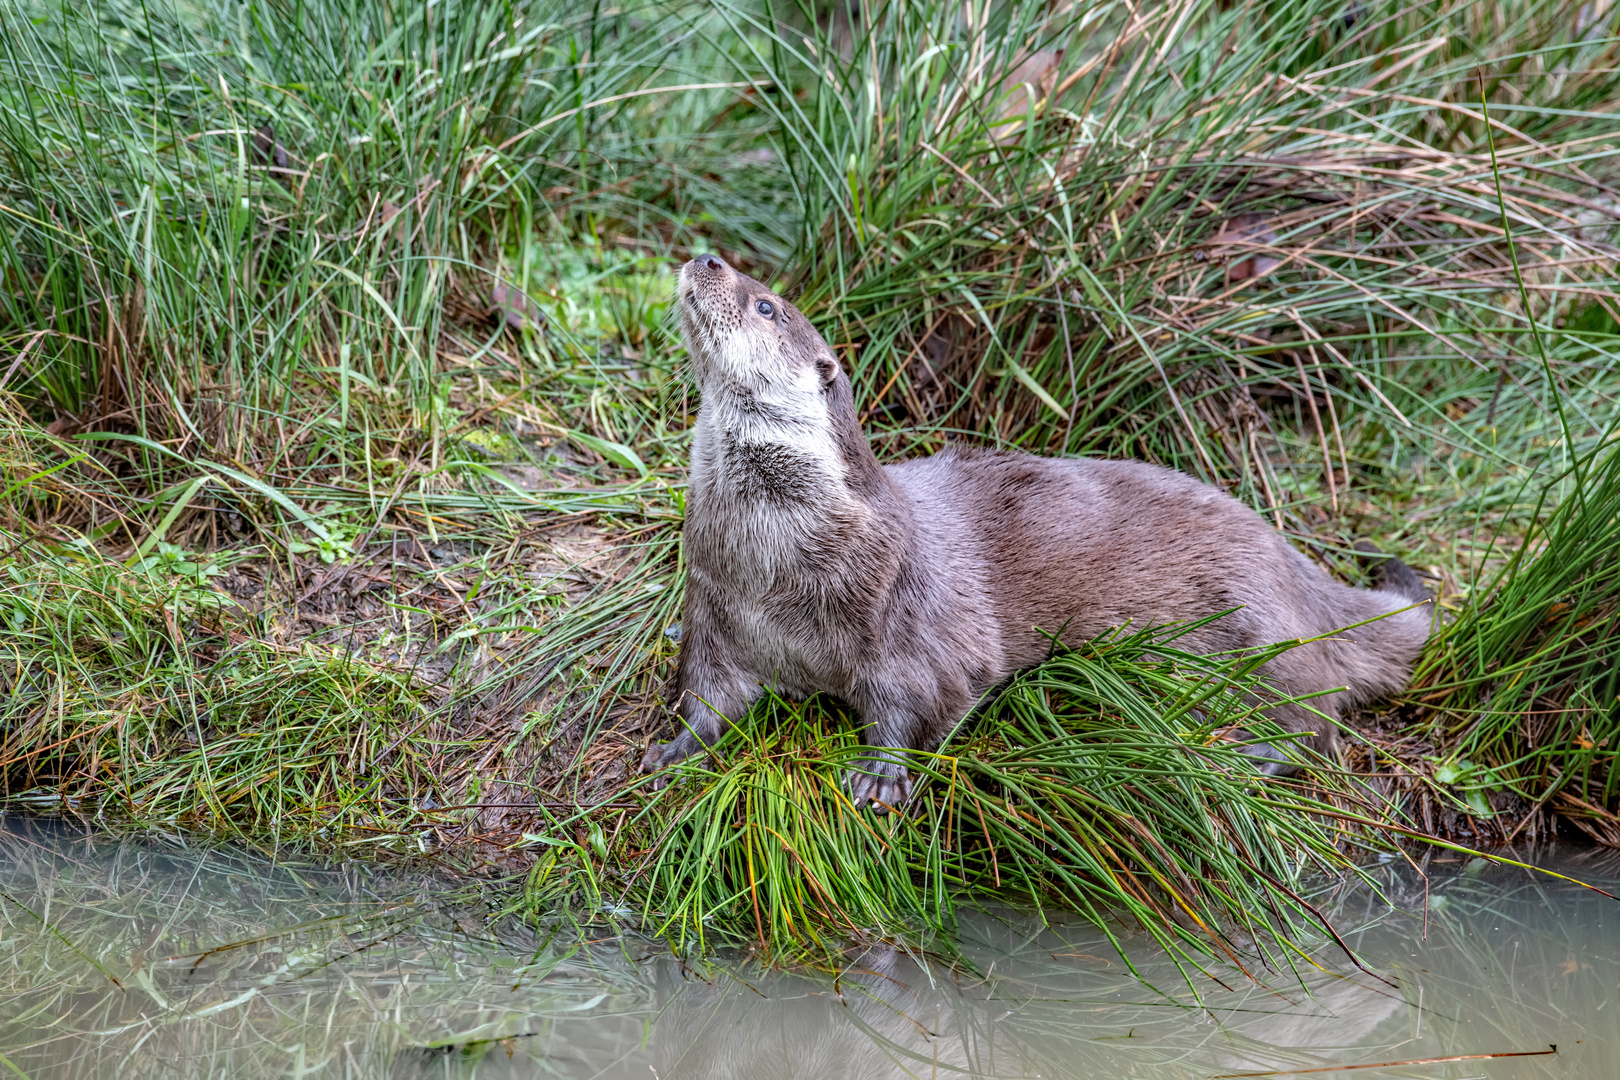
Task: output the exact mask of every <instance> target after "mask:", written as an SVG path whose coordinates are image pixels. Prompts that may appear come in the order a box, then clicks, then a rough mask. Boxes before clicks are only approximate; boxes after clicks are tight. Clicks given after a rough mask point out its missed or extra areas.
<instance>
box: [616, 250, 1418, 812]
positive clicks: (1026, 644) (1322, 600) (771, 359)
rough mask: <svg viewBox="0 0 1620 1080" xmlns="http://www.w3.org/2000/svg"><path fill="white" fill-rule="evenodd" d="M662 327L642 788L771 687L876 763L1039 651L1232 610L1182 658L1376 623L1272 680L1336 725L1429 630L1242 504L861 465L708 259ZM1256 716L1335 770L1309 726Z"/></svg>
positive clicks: (1079, 469) (858, 777)
mask: <svg viewBox="0 0 1620 1080" xmlns="http://www.w3.org/2000/svg"><path fill="white" fill-rule="evenodd" d="M762 301H763V302H764V303H765V304H766V305H768V306H769V308H770V309H771V314H770V315H769V316H766V315H764V314H762V311H763V309H762V308H761V307H760V306H759V305H760V304H761V302H762ZM680 312H681V321H682V329H683V331H684V334H685V337H686V341H687V344H688V347H689V350H690V353H691V356H692V362H693V367H694V372H695V375H696V377H697V381H698V383H699V388H700V391H701V394H702V404H701V408H700V411H699V414H698V423H697V430H696V432H695V435H694V440H693V450H692V472H691V487H690V490H689V492H688V495H687V504H686V506H687V517H686V533H685V538H684V539H685V551H686V560H687V565H688V567H689V571H690V576H689V579H688V584H687V590H686V598H685V610H684V613H683V615H682V640H681V654H680V663H679V672H678V676H677V700H676V704H675V710H676V713H677V715H678V718H679V719H678V723H679V726H680V727H679V730H678V731H677V733H676V736H675V739H674V741H672V742H670V743H667V744H665V745H662V746H654V747H652V748H650V749H649V751H648V753H647V755H646V757H645V759H644V761H643V765H644V767H645V768H649V769H651V768H657V767H659V766H661V765H665V764H668V763H670V762H674V761H678V760H680V759H682V758H685V757H687V756H689V755H691V754H693V753H696V752H698V751H700V750H702V749H703V747H704V746H705V745H709V744H712V743H714V742H715V741H716V740H717V739H718V738H719V737H720V736H721V734H723V733H724V731H725V730H726V728H727V727H728V726H729V725H730V724H732V723H733V722H735V721H737V720H739V719H740V718H741V717H742V715H743V714H744V713H745V712H746V711H747V709H748V706H749V704H750V703H751V702H752V701H753V700H754V699H755V698H757V697H758V696H759V694H760V693H761V692H762V686H764V685H771V686H774V687H775V688H776V689H777V690H778V691H779V692H782V693H785V694H787V695H790V696H808V695H809V694H811V693H813V692H816V691H822V692H826V693H830V694H833V695H835V696H837V697H839V698H841V699H842V700H844V701H845V702H847V703H848V704H850V705H851V706H853V707H854V709H855V710H856V711H857V712H858V713H859V714H860V716H861V718H862V720H863V722H864V724H865V732H864V738H865V741H866V743H867V744H868V745H870V746H873V747H878V748H899V749H901V750H904V749H913V750H918V749H929V748H932V747H934V746H936V745H938V743H939V742H940V741H941V740H942V739H943V738H944V737H945V736H946V735H947V734H949V732H950V731H951V730H952V729H953V728H954V727H955V726H956V725H957V724H958V723H959V722H960V721H961V719H962V718H963V717H964V716H965V715H966V714H967V712H968V711H969V710H970V709H971V708H972V707H973V705H974V704H975V702H976V701H978V699H979V698H980V696H981V695H982V694H983V693H984V692H985V691H986V690H988V689H990V688H991V687H993V686H995V685H996V684H997V683H999V682H1001V681H1002V680H1003V679H1005V678H1007V677H1008V676H1009V675H1011V674H1013V673H1014V672H1017V671H1019V670H1021V669H1023V668H1027V667H1029V666H1031V665H1033V664H1035V663H1038V662H1039V661H1041V660H1043V659H1044V658H1045V657H1046V656H1047V655H1048V654H1049V651H1050V648H1051V642H1050V639H1049V638H1048V637H1047V635H1046V633H1043V631H1046V632H1057V631H1059V630H1060V629H1061V630H1062V638H1063V640H1064V641H1065V642H1068V643H1078V642H1081V641H1085V640H1088V639H1091V638H1094V637H1097V636H1098V635H1100V634H1102V633H1104V632H1106V631H1108V630H1110V629H1112V628H1114V627H1118V626H1123V625H1126V624H1129V625H1130V626H1132V627H1138V628H1140V627H1148V626H1160V625H1165V624H1169V623H1182V622H1188V621H1192V620H1197V619H1201V618H1204V617H1206V616H1210V615H1214V614H1216V613H1219V612H1223V611H1227V610H1228V609H1236V610H1233V611H1232V612H1231V614H1229V615H1226V616H1225V617H1222V618H1219V619H1216V620H1214V621H1213V622H1211V623H1209V624H1208V625H1206V626H1202V627H1200V628H1198V629H1196V630H1194V631H1192V632H1191V633H1189V634H1187V635H1186V636H1185V637H1183V638H1181V639H1180V640H1179V641H1178V643H1177V644H1178V647H1183V648H1188V649H1191V650H1193V651H1200V652H1219V651H1225V650H1231V649H1253V648H1257V647H1261V646H1265V645H1270V644H1273V643H1276V642H1280V641H1288V640H1292V639H1296V638H1314V637H1318V636H1320V635H1324V634H1330V633H1331V632H1333V631H1335V630H1339V629H1341V628H1344V627H1349V626H1352V625H1354V624H1358V623H1363V622H1365V621H1366V620H1369V619H1376V620H1377V621H1375V622H1371V623H1369V624H1367V625H1364V626H1359V627H1357V628H1356V629H1354V630H1349V631H1346V632H1344V633H1342V634H1338V635H1335V636H1333V637H1331V638H1328V639H1327V640H1321V641H1313V642H1310V643H1308V644H1305V645H1302V646H1300V647H1298V648H1294V649H1291V650H1290V651H1288V652H1286V653H1284V654H1282V655H1281V656H1279V657H1277V658H1276V659H1274V660H1272V661H1271V662H1270V663H1269V664H1268V665H1267V667H1266V669H1265V671H1264V675H1265V677H1266V679H1267V681H1268V682H1269V683H1270V684H1271V685H1273V686H1275V687H1276V688H1277V689H1278V690H1280V691H1282V692H1283V693H1285V694H1288V695H1292V696H1298V695H1304V694H1311V693H1317V692H1320V691H1337V692H1334V693H1329V694H1326V695H1325V696H1323V697H1318V698H1315V699H1314V700H1313V701H1312V706H1313V707H1314V708H1315V709H1316V710H1319V711H1320V712H1321V713H1323V714H1326V716H1327V717H1329V718H1331V719H1332V720H1337V719H1339V718H1340V717H1342V716H1344V715H1345V713H1346V711H1347V710H1348V709H1350V708H1351V707H1352V706H1354V705H1357V704H1360V703H1362V702H1366V701H1369V700H1371V699H1374V698H1377V697H1379V696H1382V695H1385V694H1389V693H1392V692H1394V691H1397V690H1399V689H1401V688H1402V687H1403V686H1404V685H1405V683H1406V680H1407V678H1408V676H1409V674H1410V671H1411V666H1412V662H1413V660H1414V659H1415V658H1416V656H1417V654H1418V652H1419V651H1420V649H1421V648H1422V646H1423V643H1424V641H1425V640H1426V638H1427V636H1428V633H1429V626H1430V614H1429V609H1428V608H1427V607H1413V604H1414V601H1418V600H1422V599H1425V598H1426V597H1425V596H1422V595H1419V594H1420V593H1421V592H1422V590H1421V586H1420V585H1418V586H1417V587H1415V588H1414V587H1412V585H1411V583H1412V582H1413V581H1415V578H1413V577H1412V575H1411V572H1410V570H1409V569H1408V568H1406V567H1404V566H1399V565H1398V564H1397V563H1395V561H1394V560H1391V562H1390V563H1389V564H1388V568H1389V569H1390V570H1391V571H1396V570H1397V567H1398V570H1399V571H1404V572H1405V575H1404V576H1402V575H1400V574H1399V573H1398V572H1397V573H1390V574H1388V575H1386V578H1385V580H1386V581H1387V582H1389V583H1391V584H1393V585H1394V586H1395V588H1391V589H1384V588H1380V589H1355V588H1351V587H1349V586H1346V585H1343V584H1340V583H1339V582H1336V581H1334V580H1333V579H1332V578H1330V577H1328V576H1327V575H1326V574H1325V573H1323V572H1322V571H1321V570H1320V569H1318V568H1317V567H1316V566H1315V565H1314V564H1312V563H1311V562H1310V560H1308V559H1307V558H1305V556H1303V555H1301V554H1300V553H1299V552H1297V551H1295V550H1294V549H1293V548H1291V547H1290V546H1289V545H1288V543H1287V542H1286V541H1285V540H1284V539H1283V538H1282V536H1281V535H1279V534H1278V533H1277V532H1276V531H1275V530H1273V529H1272V528H1271V527H1270V526H1269V525H1267V524H1266V523H1265V522H1264V521H1263V520H1262V519H1261V518H1260V517H1259V515H1257V514H1256V513H1255V512H1254V511H1253V510H1251V509H1249V508H1248V507H1246V506H1244V505H1243V504H1242V503H1239V502H1238V501H1237V500H1236V499H1233V498H1232V497H1230V496H1228V495H1226V494H1224V493H1223V492H1220V491H1217V490H1216V489H1215V488H1213V487H1210V486H1209V485H1207V484H1204V483H1201V482H1200V481H1198V480H1195V479H1193V478H1191V477H1189V476H1186V475H1184V474H1182V473H1178V472H1174V471H1172V470H1169V469H1164V468H1159V467H1157V466H1153V465H1147V464H1144V463H1142V462H1138V461H1100V460H1092V459H1084V458H1043V457H1035V456H1031V455H1028V454H1018V453H998V452H989V451H978V450H962V449H947V450H945V451H943V452H941V453H939V454H935V455H933V456H932V457H927V458H921V459H917V460H912V461H904V462H900V463H898V464H895V465H889V466H882V465H879V463H878V461H877V459H876V457H875V456H874V455H873V454H872V451H871V449H870V448H869V447H868V446H867V443H866V439H865V437H864V436H863V435H862V433H861V430H860V425H859V423H858V422H857V419H856V413H855V406H854V401H853V397H852V394H851V390H850V383H849V379H848V377H847V376H846V375H845V374H844V372H843V370H842V368H841V367H840V365H839V364H838V362H837V360H836V358H835V357H834V356H833V353H832V351H831V350H830V349H829V348H828V347H827V345H826V343H825V342H824V341H823V340H822V339H821V337H820V335H819V334H817V333H816V331H815V330H814V328H813V327H811V326H810V324H809V322H808V321H807V320H806V319H805V318H804V316H803V315H801V314H800V313H799V312H797V311H795V310H794V309H793V308H792V306H791V305H789V304H788V303H786V302H785V301H783V300H782V299H781V298H780V297H779V296H777V295H776V294H775V293H773V292H771V291H770V290H769V289H767V288H766V287H765V286H763V285H761V284H760V283H759V282H757V281H754V280H752V279H751V278H747V277H744V276H743V275H741V274H739V273H737V272H736V271H734V270H733V269H731V268H730V267H729V266H727V265H726V264H725V263H723V262H721V261H720V260H719V259H716V258H714V257H713V256H704V257H702V258H699V259H696V260H693V261H692V262H689V263H687V264H686V266H684V267H683V268H682V270H681V278H680ZM1397 589H1399V590H1402V591H1397ZM1380 616H1385V617H1383V618H1380ZM1341 687H1342V688H1343V689H1338V688H1341ZM1270 715H1271V718H1272V719H1273V720H1275V721H1276V722H1277V723H1278V724H1279V725H1281V726H1282V727H1283V728H1284V729H1285V730H1288V731H1292V732H1313V733H1315V734H1314V735H1313V736H1312V737H1311V738H1310V739H1308V740H1306V741H1307V743H1308V744H1311V745H1314V746H1315V747H1316V748H1317V749H1318V750H1322V751H1330V750H1331V749H1332V748H1333V746H1334V739H1335V735H1336V730H1335V727H1334V725H1333V724H1332V723H1329V722H1326V721H1324V720H1323V719H1322V718H1321V717H1320V716H1318V715H1316V713H1314V712H1312V711H1310V710H1308V709H1304V708H1300V707H1298V706H1293V705H1281V706H1278V707H1276V708H1274V709H1272V710H1271V711H1270ZM1270 749H1271V748H1269V747H1262V750H1270ZM1274 756H1276V755H1274ZM851 786H852V790H853V794H854V795H855V797H856V799H857V802H861V803H864V802H867V801H871V802H873V803H875V804H879V805H892V804H895V803H897V802H900V801H902V800H903V799H904V798H905V797H906V795H907V794H908V793H909V789H910V781H909V778H908V776H907V773H906V769H905V765H904V761H903V759H902V755H893V754H883V753H879V754H874V756H873V758H872V759H871V760H870V761H869V762H867V763H865V764H864V765H863V766H862V768H861V769H860V770H857V771H856V772H854V773H852V775H851Z"/></svg>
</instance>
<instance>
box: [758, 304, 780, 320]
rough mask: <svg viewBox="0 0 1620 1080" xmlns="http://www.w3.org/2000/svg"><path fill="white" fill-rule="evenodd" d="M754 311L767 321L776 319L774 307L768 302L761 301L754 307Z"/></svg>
mask: <svg viewBox="0 0 1620 1080" xmlns="http://www.w3.org/2000/svg"><path fill="white" fill-rule="evenodd" d="M754 310H755V311H757V312H759V313H760V314H761V315H763V316H765V317H766V318H767V319H771V318H775V317H776V305H775V304H773V303H771V302H770V301H769V300H761V301H760V302H759V303H757V304H755V305H754Z"/></svg>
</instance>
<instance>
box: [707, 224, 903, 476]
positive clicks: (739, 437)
mask: <svg viewBox="0 0 1620 1080" xmlns="http://www.w3.org/2000/svg"><path fill="white" fill-rule="evenodd" d="M679 294H680V305H679V306H680V312H681V330H682V331H683V333H684V335H685V337H686V348H687V352H689V353H690V354H691V357H692V369H693V373H694V374H695V375H696V376H697V382H698V389H699V391H700V392H701V393H702V395H703V407H704V408H705V409H710V408H713V409H714V410H715V412H714V414H713V415H714V416H716V417H717V418H719V419H718V422H719V423H720V424H721V426H722V427H723V429H724V431H725V435H724V439H725V441H726V442H727V443H728V444H730V446H731V450H730V453H731V454H733V456H734V457H735V458H736V462H737V463H740V464H741V465H742V466H745V467H746V469H747V470H749V471H751V472H752V473H753V474H758V475H756V476H755V477H754V479H755V480H758V481H759V484H760V485H763V486H762V487H761V488H760V490H765V489H767V488H768V489H770V490H771V491H772V492H775V493H776V495H778V496H781V497H786V495H787V494H792V495H794V497H800V496H802V494H803V489H804V486H805V483H806V482H807V479H806V478H809V477H813V476H817V475H820V476H825V477H830V478H835V479H836V480H837V481H838V482H839V483H841V484H843V485H844V486H845V487H846V489H847V490H848V491H850V492H853V493H855V494H859V495H866V496H870V495H871V494H873V493H874V492H876V491H878V490H880V489H881V488H882V486H883V484H884V479H883V475H884V474H883V470H882V469H881V468H880V467H879V465H878V461H877V458H876V457H874V456H873V455H872V450H871V448H870V447H868V446H867V445H866V439H865V437H864V436H863V435H862V434H861V426H860V423H859V421H857V420H856V418H855V399H854V397H853V395H852V393H851V388H850V385H849V377H848V376H847V375H845V374H844V369H843V368H842V367H840V366H839V364H838V360H837V358H835V357H834V356H833V352H832V350H831V349H830V348H828V347H827V343H826V342H825V341H823V340H822V339H821V335H820V334H818V333H816V331H815V328H814V327H812V326H811V325H810V321H809V320H808V319H806V318H805V317H804V316H803V315H801V314H800V313H799V312H798V311H797V310H796V309H795V308H794V307H793V305H792V304H790V303H788V302H787V301H786V300H783V299H782V298H781V297H780V296H778V295H776V294H775V293H774V292H772V291H771V290H769V289H767V288H766V287H765V286H763V285H761V284H760V283H759V282H757V281H755V280H754V279H753V278H750V277H744V276H743V275H742V274H739V273H738V272H737V271H735V270H733V269H732V268H731V267H729V266H727V265H726V264H725V263H724V262H723V261H722V260H720V259H718V258H716V257H715V256H713V255H700V256H698V257H697V258H695V259H693V260H692V261H691V262H689V263H687V264H686V265H685V266H683V267H681V283H680V288H679ZM750 447H752V448H753V449H749V448H750ZM761 448H768V449H761ZM770 473H780V474H781V475H778V476H767V475H766V474H770ZM749 483H751V481H750V482H749ZM734 486H736V487H738V488H739V490H740V489H741V488H743V487H747V486H748V483H745V482H744V481H743V480H735V481H734ZM756 486H759V485H756ZM784 493H786V494H784Z"/></svg>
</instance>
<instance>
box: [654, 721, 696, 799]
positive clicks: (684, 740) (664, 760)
mask: <svg viewBox="0 0 1620 1080" xmlns="http://www.w3.org/2000/svg"><path fill="white" fill-rule="evenodd" d="M707 749H708V747H706V746H704V745H703V742H702V740H701V739H699V738H698V737H697V736H696V735H693V734H692V733H691V732H690V731H682V732H681V733H680V734H679V735H677V736H675V737H674V738H673V739H671V740H670V741H669V742H667V743H653V744H652V745H651V746H649V747H647V752H646V753H645V754H643V755H641V771H642V772H644V773H649V772H657V771H658V770H659V769H662V768H663V767H664V766H665V765H673V764H675V763H676V762H677V761H685V760H686V759H687V758H689V757H691V756H692V755H693V754H698V753H702V752H703V751H704V750H707ZM667 783H669V778H668V777H667V776H661V777H659V778H658V779H657V780H654V781H653V782H652V784H651V785H649V786H650V787H652V788H653V789H654V790H655V791H656V790H657V789H658V788H661V787H663V786H664V785H665V784H667Z"/></svg>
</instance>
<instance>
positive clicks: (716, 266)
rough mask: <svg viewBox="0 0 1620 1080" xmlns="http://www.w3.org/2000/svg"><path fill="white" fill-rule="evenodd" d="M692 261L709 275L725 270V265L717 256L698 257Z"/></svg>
mask: <svg viewBox="0 0 1620 1080" xmlns="http://www.w3.org/2000/svg"><path fill="white" fill-rule="evenodd" d="M692 261H693V262H695V263H697V264H698V265H699V266H701V267H702V268H703V269H705V270H707V271H709V272H710V273H713V272H715V271H717V270H723V269H725V266H726V264H725V263H723V262H721V261H720V257H719V256H717V255H699V256H698V257H697V258H695V259H693V260H692Z"/></svg>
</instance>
